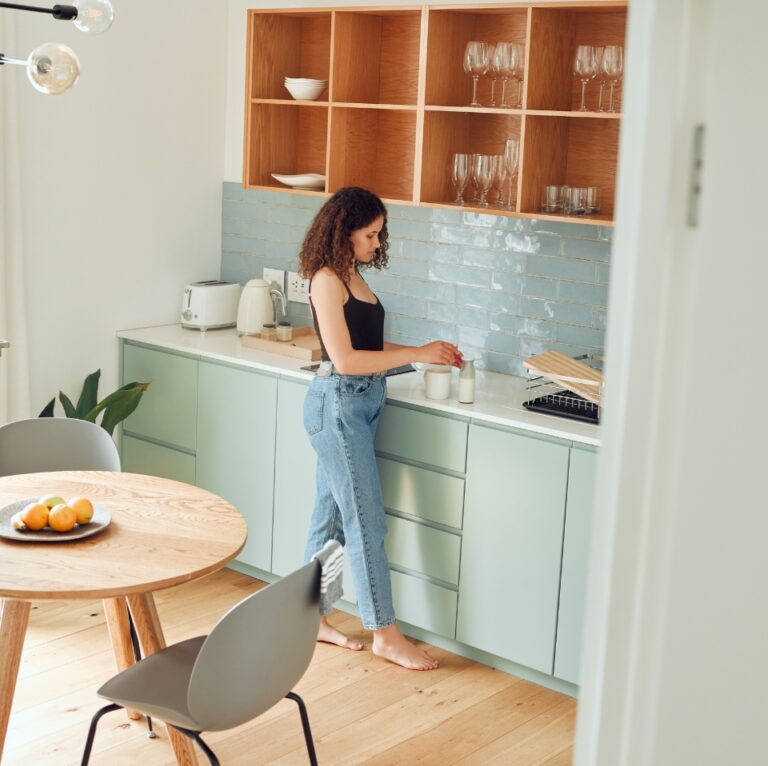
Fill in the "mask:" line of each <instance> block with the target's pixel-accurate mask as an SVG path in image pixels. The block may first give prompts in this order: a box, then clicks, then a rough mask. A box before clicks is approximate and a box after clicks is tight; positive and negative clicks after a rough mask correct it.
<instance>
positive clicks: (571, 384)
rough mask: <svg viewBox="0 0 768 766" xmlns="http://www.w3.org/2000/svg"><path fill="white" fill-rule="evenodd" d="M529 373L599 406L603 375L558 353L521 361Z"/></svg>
mask: <svg viewBox="0 0 768 766" xmlns="http://www.w3.org/2000/svg"><path fill="white" fill-rule="evenodd" d="M523 367H525V368H526V369H527V370H528V371H529V372H532V373H535V374H536V375H542V376H543V377H545V378H547V379H548V380H551V381H553V382H555V383H558V384H562V385H563V386H564V387H565V388H567V389H568V390H569V391H573V392H574V393H575V394H578V395H579V396H583V397H584V398H585V399H587V400H588V401H590V402H593V403H594V404H600V400H601V399H602V396H603V373H602V372H600V371H599V370H595V369H593V368H592V367H590V366H589V365H587V364H584V363H583V362H579V361H577V360H576V359H572V358H571V357H570V356H566V354H561V353H560V352H559V351H546V352H544V353H543V354H539V355H538V356H534V357H532V358H531V359H524V360H523Z"/></svg>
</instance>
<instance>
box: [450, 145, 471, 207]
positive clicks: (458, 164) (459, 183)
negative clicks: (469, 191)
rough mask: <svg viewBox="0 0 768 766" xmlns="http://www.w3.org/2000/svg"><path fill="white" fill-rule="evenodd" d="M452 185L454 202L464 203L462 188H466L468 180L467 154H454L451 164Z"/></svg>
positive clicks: (457, 203)
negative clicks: (454, 193) (454, 190)
mask: <svg viewBox="0 0 768 766" xmlns="http://www.w3.org/2000/svg"><path fill="white" fill-rule="evenodd" d="M452 178H453V186H454V188H455V189H456V199H455V200H454V204H456V205H463V204H464V189H466V188H467V181H469V155H468V154H454V155H453V166H452Z"/></svg>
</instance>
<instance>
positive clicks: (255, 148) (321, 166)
mask: <svg viewBox="0 0 768 766" xmlns="http://www.w3.org/2000/svg"><path fill="white" fill-rule="evenodd" d="M249 131H250V132H249V134H248V135H247V136H246V140H247V152H248V177H247V178H246V184H247V185H248V186H272V187H275V188H278V189H285V190H290V187H286V186H284V185H283V184H281V183H278V182H277V181H275V179H274V178H272V176H271V175H270V173H280V174H283V175H295V174H297V173H321V174H323V175H325V156H326V142H327V134H328V109H327V108H323V107H318V106H301V105H297V104H286V105H284V106H282V105H276V104H259V103H254V104H251V114H250V123H249Z"/></svg>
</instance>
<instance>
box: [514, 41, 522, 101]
mask: <svg viewBox="0 0 768 766" xmlns="http://www.w3.org/2000/svg"><path fill="white" fill-rule="evenodd" d="M512 45H513V46H514V48H515V58H516V66H515V71H514V72H513V73H512V76H513V77H514V78H515V79H516V80H517V82H518V89H517V108H518V109H522V107H523V77H524V76H525V51H524V50H523V46H522V45H517V44H516V43H512Z"/></svg>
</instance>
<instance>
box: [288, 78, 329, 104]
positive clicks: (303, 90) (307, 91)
mask: <svg viewBox="0 0 768 766" xmlns="http://www.w3.org/2000/svg"><path fill="white" fill-rule="evenodd" d="M285 87H286V88H287V90H288V92H289V93H290V94H291V95H292V96H293V97H294V98H295V99H296V100H297V101H314V100H315V99H316V98H317V97H318V96H319V95H320V94H321V93H322V92H323V91H324V90H325V89H326V87H327V85H326V84H325V83H324V82H323V83H320V84H313V83H303V82H298V83H297V82H287V83H285Z"/></svg>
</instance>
